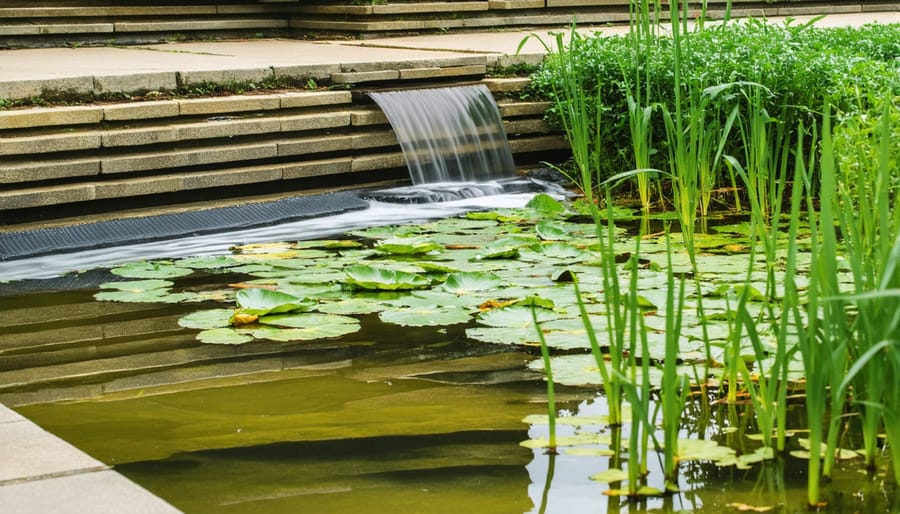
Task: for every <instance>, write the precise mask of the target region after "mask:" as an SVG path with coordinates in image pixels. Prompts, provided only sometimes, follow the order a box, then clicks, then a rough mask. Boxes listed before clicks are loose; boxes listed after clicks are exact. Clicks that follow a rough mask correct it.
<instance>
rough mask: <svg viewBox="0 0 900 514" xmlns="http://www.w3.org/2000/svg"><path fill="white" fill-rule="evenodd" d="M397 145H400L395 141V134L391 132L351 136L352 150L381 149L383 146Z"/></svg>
mask: <svg viewBox="0 0 900 514" xmlns="http://www.w3.org/2000/svg"><path fill="white" fill-rule="evenodd" d="M398 144H400V143H399V142H398V141H397V134H395V133H394V131H393V130H386V131H383V132H369V133H366V134H354V135H353V149H354V150H365V149H369V148H382V147H385V146H396V145H398Z"/></svg>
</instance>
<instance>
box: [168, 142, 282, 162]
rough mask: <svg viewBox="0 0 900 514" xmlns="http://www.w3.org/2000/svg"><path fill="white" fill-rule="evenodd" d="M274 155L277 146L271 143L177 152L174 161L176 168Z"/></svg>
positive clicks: (267, 157)
mask: <svg viewBox="0 0 900 514" xmlns="http://www.w3.org/2000/svg"><path fill="white" fill-rule="evenodd" d="M276 155H278V146H277V145H276V144H275V143H274V142H273V143H261V144H247V145H234V146H225V147H211V148H202V149H197V150H191V151H185V152H179V153H178V154H177V156H176V160H175V161H176V163H177V165H178V166H199V165H201V164H218V163H223V162H227V163H232V162H242V161H253V160H258V159H271V158H272V157H275V156H276Z"/></svg>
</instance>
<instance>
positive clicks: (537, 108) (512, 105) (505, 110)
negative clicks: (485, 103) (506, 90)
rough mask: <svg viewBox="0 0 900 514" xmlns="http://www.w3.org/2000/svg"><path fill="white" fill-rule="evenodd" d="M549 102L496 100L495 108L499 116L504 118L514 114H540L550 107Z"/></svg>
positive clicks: (542, 114)
mask: <svg viewBox="0 0 900 514" xmlns="http://www.w3.org/2000/svg"><path fill="white" fill-rule="evenodd" d="M550 105H551V104H550V102H498V104H497V108H498V109H499V110H500V116H502V117H504V118H508V117H515V116H541V117H543V116H544V114H545V113H546V112H547V109H549V108H550Z"/></svg>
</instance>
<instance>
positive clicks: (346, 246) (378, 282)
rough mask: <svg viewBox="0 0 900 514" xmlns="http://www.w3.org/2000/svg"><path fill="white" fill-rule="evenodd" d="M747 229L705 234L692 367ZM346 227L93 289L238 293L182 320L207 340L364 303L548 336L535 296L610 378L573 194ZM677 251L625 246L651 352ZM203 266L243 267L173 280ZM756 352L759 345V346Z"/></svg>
mask: <svg viewBox="0 0 900 514" xmlns="http://www.w3.org/2000/svg"><path fill="white" fill-rule="evenodd" d="M622 214H623V217H627V215H628V213H627V212H624V213H622ZM745 230H746V227H745V226H743V225H741V224H737V225H723V226H721V227H719V230H718V232H713V233H712V234H711V235H708V236H703V237H699V238H698V240H697V241H696V242H695V245H697V246H698V247H700V248H701V249H703V250H704V251H705V253H704V254H703V255H701V258H703V259H708V262H707V264H705V265H701V267H704V268H708V269H709V270H710V273H709V278H710V280H709V282H707V286H706V290H705V291H704V294H705V296H706V297H705V298H704V313H705V316H704V317H703V318H700V317H697V316H693V317H691V315H690V314H686V318H685V323H684V326H683V335H684V336H685V342H684V344H683V345H682V347H681V352H682V353H681V359H682V361H683V363H684V365H685V366H690V365H691V363H692V362H699V361H701V360H704V358H705V355H706V353H707V348H706V347H705V345H706V344H707V343H708V342H711V343H712V344H713V345H715V344H716V343H717V341H720V342H721V343H722V346H724V344H725V340H726V338H727V335H728V323H727V319H726V318H727V317H726V316H725V313H727V312H728V297H729V296H730V295H733V294H734V293H735V291H736V288H740V287H746V286H745V285H743V284H744V283H745V279H746V271H745V270H746V265H747V264H746V257H745V256H743V255H733V254H734V252H735V251H740V250H743V249H744V248H745V245H746V241H747V236H746V235H745V234H742V232H744V231H745ZM348 236H352V237H348V238H347V239H336V240H335V239H332V240H318V241H299V242H283V243H271V244H250V245H242V246H236V247H233V248H232V252H231V254H228V255H217V256H208V257H191V258H185V259H180V260H166V261H162V260H157V261H144V262H135V263H129V264H125V265H122V266H119V267H117V268H114V269H112V270H111V271H112V272H113V273H114V274H116V275H119V276H121V277H123V278H126V279H130V280H122V281H114V282H109V283H107V284H104V285H102V286H101V288H102V289H103V290H102V291H101V292H99V293H97V294H96V298H97V299H98V300H105V301H127V302H220V303H226V304H229V305H228V306H223V307H216V308H211V309H204V310H199V311H197V312H194V313H191V314H188V315H186V316H184V317H182V318H181V319H180V320H179V324H180V325H181V326H182V327H186V328H190V329H197V330H199V332H198V333H197V336H196V337H197V339H198V340H199V341H201V342H204V343H211V344H243V343H250V342H252V341H256V340H269V341H285V342H287V341H315V340H322V339H328V338H337V337H342V336H347V335H349V334H353V333H355V332H357V331H359V330H360V329H361V325H360V320H359V319H358V317H357V316H360V315H366V314H376V315H377V316H378V318H379V320H380V321H381V322H382V323H386V324H391V325H397V326H415V327H422V326H434V327H440V326H448V325H457V324H466V325H467V329H466V334H467V336H468V337H469V338H470V339H472V340H475V341H481V342H487V343H496V344H511V345H522V346H539V345H540V339H539V338H538V334H537V332H536V329H535V327H534V322H533V319H532V308H533V307H534V308H536V309H537V314H538V317H537V319H538V321H539V323H540V325H541V331H542V333H543V336H544V339H545V341H546V344H547V345H548V346H549V347H550V348H552V349H554V350H555V351H556V352H557V353H558V355H555V356H554V357H553V361H552V364H553V369H554V376H555V380H556V381H557V382H559V383H563V384H567V385H583V384H597V383H598V381H599V380H600V375H599V374H598V373H597V369H596V363H595V362H594V360H593V358H592V357H591V355H590V354H589V353H588V352H589V350H590V347H589V344H588V340H587V335H586V329H585V323H584V320H583V319H582V318H581V316H580V314H579V309H578V307H577V305H578V302H579V301H581V302H582V303H583V305H584V306H585V307H586V309H587V312H588V313H589V315H590V318H589V321H590V323H591V325H592V326H593V329H594V330H595V331H596V332H597V333H604V332H605V328H604V327H606V324H607V318H606V316H605V315H604V312H605V311H604V309H605V306H604V305H603V303H602V294H601V292H600V288H601V283H602V274H601V272H600V268H599V264H600V253H599V252H598V251H597V230H596V224H595V223H594V222H593V220H592V219H590V218H589V217H586V216H584V215H582V214H580V213H579V212H578V210H577V208H574V206H573V205H572V204H563V203H561V202H558V201H557V200H555V199H553V198H552V197H550V196H548V195H537V196H536V197H534V199H533V200H532V201H531V202H530V203H529V204H528V205H526V206H525V207H524V208H519V209H498V210H494V211H488V212H470V213H468V214H465V215H463V216H459V217H452V218H446V219H441V220H438V221H433V222H429V223H424V224H420V225H401V226H388V227H373V228H369V229H364V230H358V231H354V232H350V233H349V234H348ZM618 238H619V239H620V241H618V242H617V246H618V247H620V248H629V247H631V245H633V237H632V236H628V235H626V230H625V229H624V228H621V229H618ZM666 252H667V247H666V243H665V242H664V241H663V240H662V237H645V238H644V240H643V241H642V242H641V259H639V260H637V259H633V258H629V255H628V254H627V253H623V254H622V255H620V256H619V258H620V260H621V261H622V262H621V264H620V267H621V268H622V269H623V277H622V280H623V281H625V280H627V274H628V273H627V270H628V269H629V267H631V266H640V267H642V268H643V269H641V272H640V280H639V283H638V294H639V295H640V297H639V301H640V304H641V306H642V308H643V309H644V310H645V312H646V314H647V315H646V324H647V326H648V327H650V328H651V330H650V331H649V336H650V341H649V346H648V348H649V352H650V354H649V355H647V356H645V357H647V358H650V359H652V360H654V361H656V362H658V361H659V360H661V359H662V358H663V357H664V350H665V344H664V333H663V332H664V328H665V324H664V323H665V322H664V313H663V312H662V310H663V309H664V306H665V289H666V284H665V280H666V273H665V272H664V271H663V270H661V268H660V265H659V264H658V263H657V262H655V261H654V260H653V259H654V257H659V256H660V255H665V254H666ZM674 257H675V259H676V260H675V261H674V262H673V267H676V268H679V272H684V273H687V272H689V270H690V263H689V262H688V260H687V258H686V257H684V258H681V257H679V255H678V254H674ZM659 260H660V261H662V260H663V259H662V258H660V259H659ZM197 272H205V273H228V274H230V275H238V276H241V278H242V280H240V281H239V282H237V283H234V284H231V286H229V287H227V288H225V289H222V288H217V289H212V290H203V289H199V288H197V287H193V288H191V287H190V286H185V287H183V288H181V289H180V290H179V289H177V288H176V283H175V279H178V278H180V277H186V276H188V275H192V274H194V273H197ZM573 276H575V277H578V281H579V284H580V290H581V293H582V294H581V297H580V298H578V297H576V294H575V292H574V289H573V287H572V286H571V284H570V283H569V282H571V280H572V278H573ZM229 278H230V277H229ZM217 287H218V286H217ZM688 310H689V309H685V311H686V312H687V311H688ZM704 332H705V334H704ZM751 353H752V352H751V351H750V350H749V349H748V352H747V354H748V356H749V355H750V354H751ZM542 365H543V364H542V362H541V361H540V360H537V361H535V362H534V363H532V365H531V367H532V368H533V369H535V370H540V369H541V367H542ZM798 369H799V367H798ZM691 374H692V375H693V372H691Z"/></svg>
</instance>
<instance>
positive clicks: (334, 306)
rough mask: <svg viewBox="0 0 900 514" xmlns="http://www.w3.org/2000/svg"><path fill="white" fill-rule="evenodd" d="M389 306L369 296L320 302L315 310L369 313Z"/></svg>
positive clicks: (331, 312) (333, 312)
mask: <svg viewBox="0 0 900 514" xmlns="http://www.w3.org/2000/svg"><path fill="white" fill-rule="evenodd" d="M388 308H390V306H389V305H387V304H385V303H384V302H380V301H377V300H372V299H370V298H347V299H346V300H338V301H334V302H326V303H320V304H319V306H318V307H316V310H317V311H319V312H323V313H325V314H371V313H373V312H380V311H383V310H385V309H388Z"/></svg>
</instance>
